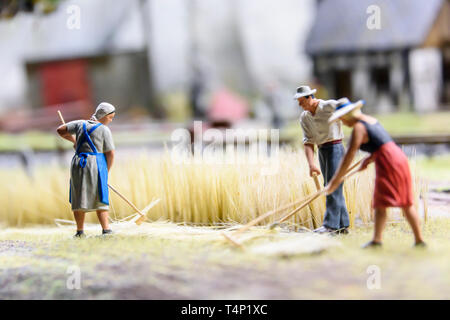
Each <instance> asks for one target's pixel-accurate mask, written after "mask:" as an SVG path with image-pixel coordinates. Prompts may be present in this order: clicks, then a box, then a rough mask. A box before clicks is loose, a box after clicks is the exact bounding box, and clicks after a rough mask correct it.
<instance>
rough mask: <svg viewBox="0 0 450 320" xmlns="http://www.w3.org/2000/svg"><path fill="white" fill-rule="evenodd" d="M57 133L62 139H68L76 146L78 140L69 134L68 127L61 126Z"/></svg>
mask: <svg viewBox="0 0 450 320" xmlns="http://www.w3.org/2000/svg"><path fill="white" fill-rule="evenodd" d="M56 132H58V134H59V135H60V137H61V138H63V139H66V140H67V141H70V142H72V143H73V144H74V145H75V143H76V139H75V137H74V136H73V135H71V134H70V133H69V131H67V126H66V125H65V124H62V125H60V126H59V127H58V129H56Z"/></svg>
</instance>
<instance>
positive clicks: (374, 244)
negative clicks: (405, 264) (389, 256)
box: [361, 241, 382, 249]
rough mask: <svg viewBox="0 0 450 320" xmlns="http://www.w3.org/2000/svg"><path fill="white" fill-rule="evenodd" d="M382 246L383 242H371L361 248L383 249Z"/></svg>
mask: <svg viewBox="0 0 450 320" xmlns="http://www.w3.org/2000/svg"><path fill="white" fill-rule="evenodd" d="M381 246H382V244H381V242H376V241H369V242H367V243H366V244H363V245H362V246H361V248H363V249H369V248H381Z"/></svg>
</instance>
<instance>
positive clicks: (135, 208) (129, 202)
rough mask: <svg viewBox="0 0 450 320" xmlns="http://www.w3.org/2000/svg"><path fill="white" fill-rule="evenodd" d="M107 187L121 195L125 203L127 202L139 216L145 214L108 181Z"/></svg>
mask: <svg viewBox="0 0 450 320" xmlns="http://www.w3.org/2000/svg"><path fill="white" fill-rule="evenodd" d="M108 187H109V188H110V189H111V190H112V191H114V192H115V193H116V194H117V195H118V196H119V197H121V198H122V199H123V200H124V201H125V202H126V203H128V204H129V205H130V206H131V207H132V208H133V209H134V210H136V211H137V212H138V213H139V214H140V215H141V216H143V217H144V216H145V214H143V213H142V212H141V210H139V209H138V208H137V207H136V206H135V205H134V204H133V203H132V202H131V201H130V200H128V199H127V198H126V197H125V196H124V195H122V194H121V193H120V192H119V191H117V190H116V189H115V188H113V187H112V186H111V185H110V184H109V183H108Z"/></svg>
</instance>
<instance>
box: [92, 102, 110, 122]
mask: <svg viewBox="0 0 450 320" xmlns="http://www.w3.org/2000/svg"><path fill="white" fill-rule="evenodd" d="M113 112H116V108H114V106H113V105H112V104H110V103H108V102H102V103H100V104H99V105H98V107H97V109H95V112H94V114H93V115H92V117H91V119H92V120H96V121H98V120H100V119H101V118H103V117H104V116H106V115H108V114H110V113H113Z"/></svg>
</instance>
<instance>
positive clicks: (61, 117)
mask: <svg viewBox="0 0 450 320" xmlns="http://www.w3.org/2000/svg"><path fill="white" fill-rule="evenodd" d="M58 115H59V118H60V119H61V122H62V123H63V124H66V122H65V121H64V118H63V116H62V114H61V111H59V110H58Z"/></svg>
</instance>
